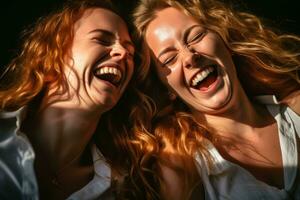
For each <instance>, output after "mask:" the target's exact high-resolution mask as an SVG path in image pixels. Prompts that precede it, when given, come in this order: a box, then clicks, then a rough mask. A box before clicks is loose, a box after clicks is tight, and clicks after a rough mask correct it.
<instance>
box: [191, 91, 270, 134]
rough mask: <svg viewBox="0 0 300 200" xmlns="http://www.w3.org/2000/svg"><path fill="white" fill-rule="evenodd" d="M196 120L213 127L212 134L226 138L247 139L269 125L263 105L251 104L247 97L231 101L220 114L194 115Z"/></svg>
mask: <svg viewBox="0 0 300 200" xmlns="http://www.w3.org/2000/svg"><path fill="white" fill-rule="evenodd" d="M195 116H196V118H197V119H198V120H200V119H201V121H202V120H203V118H204V120H205V121H206V123H207V125H208V126H209V127H213V132H214V134H217V135H220V136H226V137H247V136H250V135H253V133H255V132H256V131H257V130H258V129H259V128H261V127H264V126H266V124H268V123H270V120H271V118H270V115H269V113H268V111H267V109H266V108H265V107H264V106H263V105H259V104H255V103H253V102H251V101H250V100H249V99H248V97H247V95H246V94H245V93H244V92H242V95H239V96H238V97H235V99H231V100H230V102H229V103H228V105H227V106H226V108H225V109H224V110H222V112H220V113H217V114H205V115H202V114H201V113H200V112H198V113H195Z"/></svg>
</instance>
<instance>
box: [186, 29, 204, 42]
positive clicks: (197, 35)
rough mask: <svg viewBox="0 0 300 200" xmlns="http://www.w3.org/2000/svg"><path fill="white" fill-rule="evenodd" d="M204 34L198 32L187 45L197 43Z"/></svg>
mask: <svg viewBox="0 0 300 200" xmlns="http://www.w3.org/2000/svg"><path fill="white" fill-rule="evenodd" d="M205 34H206V32H199V33H197V34H196V35H194V36H193V37H192V38H191V39H189V40H188V41H187V43H188V44H191V43H195V42H199V41H200V40H202V38H203V37H204V36H205Z"/></svg>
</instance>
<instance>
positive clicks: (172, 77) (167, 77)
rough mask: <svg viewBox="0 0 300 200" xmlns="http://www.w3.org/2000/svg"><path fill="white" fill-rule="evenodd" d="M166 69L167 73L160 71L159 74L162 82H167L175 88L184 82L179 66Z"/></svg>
mask: <svg viewBox="0 0 300 200" xmlns="http://www.w3.org/2000/svg"><path fill="white" fill-rule="evenodd" d="M166 71H168V73H166V72H165V73H161V75H160V76H161V80H163V82H164V83H165V84H167V85H168V86H169V87H171V88H173V89H174V90H176V88H179V87H180V86H182V85H183V84H184V83H183V81H182V80H184V77H183V76H184V75H183V73H182V70H181V69H180V68H179V67H177V68H172V69H168V70H166Z"/></svg>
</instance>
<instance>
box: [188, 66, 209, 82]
mask: <svg viewBox="0 0 300 200" xmlns="http://www.w3.org/2000/svg"><path fill="white" fill-rule="evenodd" d="M213 71H214V68H213V67H211V66H209V67H208V68H206V69H205V70H203V71H201V72H199V73H198V74H197V75H196V76H195V77H194V78H193V79H192V86H196V85H197V84H198V83H199V82H201V81H202V80H203V79H205V78H206V77H207V76H208V75H209V74H210V73H211V72H213Z"/></svg>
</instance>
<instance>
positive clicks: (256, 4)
mask: <svg viewBox="0 0 300 200" xmlns="http://www.w3.org/2000/svg"><path fill="white" fill-rule="evenodd" d="M116 1H118V3H119V4H121V5H122V4H124V5H122V6H123V7H124V9H125V10H126V9H128V8H129V5H132V4H133V2H134V1H133V0H116ZM231 1H232V2H234V7H237V8H239V9H241V10H244V11H249V12H251V13H254V14H256V15H258V16H259V17H261V18H263V19H265V21H266V22H267V23H268V25H270V26H273V27H275V28H277V29H280V30H281V31H283V32H285V33H293V34H297V35H300V19H299V18H300V17H299V16H300V14H299V13H300V6H299V2H298V1H299V0H231ZM63 2H64V1H63V0H40V1H34V0H10V1H8V2H6V3H5V4H6V5H4V4H3V3H1V4H2V6H1V10H2V11H1V12H0V19H1V35H0V36H1V37H0V38H1V45H0V58H1V59H0V68H2V67H4V66H6V65H7V64H8V62H9V61H10V60H11V59H12V58H13V57H14V56H15V55H16V53H17V52H18V48H19V46H20V43H21V40H20V36H21V33H22V30H24V29H25V28H27V27H29V26H30V25H32V24H33V23H34V22H35V21H36V20H37V19H38V18H39V17H41V16H43V15H46V14H48V13H49V12H51V11H52V10H54V9H57V8H60V6H61V4H62V3H63Z"/></svg>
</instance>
